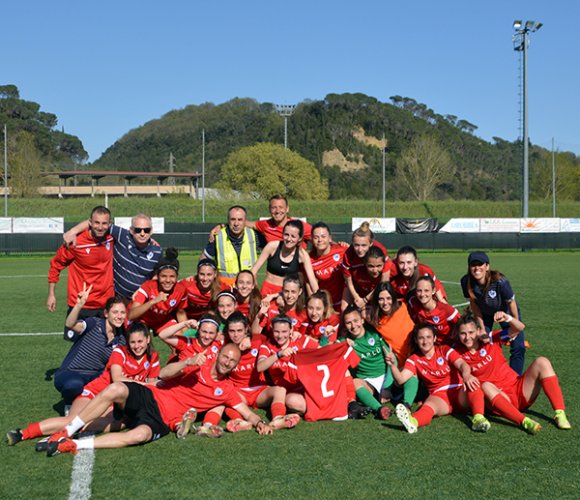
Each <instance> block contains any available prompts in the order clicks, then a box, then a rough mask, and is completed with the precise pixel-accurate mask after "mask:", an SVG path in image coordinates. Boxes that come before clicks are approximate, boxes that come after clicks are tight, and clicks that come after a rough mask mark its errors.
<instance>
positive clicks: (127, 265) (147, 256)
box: [63, 213, 163, 299]
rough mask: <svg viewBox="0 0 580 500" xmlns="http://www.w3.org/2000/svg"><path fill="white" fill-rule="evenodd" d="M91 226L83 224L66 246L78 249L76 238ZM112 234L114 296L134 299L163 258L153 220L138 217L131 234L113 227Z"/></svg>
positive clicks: (66, 237)
mask: <svg viewBox="0 0 580 500" xmlns="http://www.w3.org/2000/svg"><path fill="white" fill-rule="evenodd" d="M87 226H88V222H87V221H85V222H81V223H80V224H77V225H76V226H74V227H73V228H71V229H70V230H69V231H67V232H66V233H65V234H64V236H63V239H64V241H65V244H66V245H67V246H75V238H76V235H78V234H79V233H81V232H82V231H84V230H85V229H86V228H87ZM109 234H110V235H111V236H112V237H113V240H114V243H115V244H114V245H113V277H114V281H115V293H116V294H117V295H121V296H123V297H126V298H127V299H131V297H132V296H133V293H135V292H136V291H137V290H138V289H139V287H140V286H141V284H142V283H143V282H144V281H145V280H148V279H151V277H152V274H153V268H154V267H155V265H156V264H157V262H159V259H160V258H161V256H162V255H163V249H162V248H161V247H160V246H159V245H158V244H157V243H156V242H155V241H153V240H152V238H151V236H152V234H153V226H152V222H151V217H149V216H148V215H145V214H142V213H141V214H137V215H135V216H134V217H133V218H132V219H131V227H130V228H129V230H127V229H125V228H122V227H120V226H116V225H115V224H112V225H111V226H110V228H109Z"/></svg>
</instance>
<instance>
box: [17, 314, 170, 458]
mask: <svg viewBox="0 0 580 500" xmlns="http://www.w3.org/2000/svg"><path fill="white" fill-rule="evenodd" d="M126 337H127V345H126V346H118V347H116V348H115V349H114V350H113V352H112V354H111V357H110V358H109V362H108V363H107V366H106V367H105V371H104V372H103V374H102V375H101V376H100V377H98V378H96V379H95V380H93V381H91V382H89V383H88V384H87V385H85V387H84V389H83V392H82V393H81V395H80V396H77V397H76V399H75V400H74V401H73V404H72V406H71V409H70V412H69V414H68V416H66V417H53V418H47V419H45V420H42V421H40V422H35V423H33V424H29V425H28V426H27V427H26V428H25V429H22V430H20V429H16V430H13V431H9V432H8V433H7V434H6V440H7V441H8V445H9V446H13V445H15V444H16V443H19V442H20V441H24V440H27V439H34V438H37V437H40V436H49V435H50V434H52V433H53V432H56V431H58V430H59V429H62V428H63V427H65V426H66V425H68V424H69V423H70V422H72V421H73V419H74V417H76V416H77V415H78V414H79V413H80V412H81V410H82V409H83V408H85V407H86V406H87V405H88V404H89V402H90V401H91V400H92V399H94V397H95V396H96V395H97V394H99V392H101V391H102V390H103V389H104V388H105V387H107V386H108V385H109V384H111V383H113V382H124V381H137V382H147V383H154V382H155V381H156V380H157V376H158V375H159V356H158V355H157V352H155V351H153V349H152V346H151V337H150V335H149V329H148V328H147V327H146V326H145V325H144V324H143V323H133V324H132V325H131V326H130V327H129V330H128V331H127V334H126ZM112 423H113V418H112V411H111V409H110V408H109V409H108V410H107V411H106V412H105V414H103V418H102V419H99V420H97V421H96V422H95V423H94V424H93V425H92V426H91V429H90V430H91V431H97V430H103V429H104V428H105V427H106V426H107V425H109V424H112ZM40 443H43V441H40V442H39V443H38V444H40ZM45 443H46V441H44V444H45ZM38 444H37V447H36V449H37V451H46V447H45V446H43V445H40V446H38Z"/></svg>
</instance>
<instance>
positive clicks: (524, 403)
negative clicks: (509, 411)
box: [503, 373, 536, 411]
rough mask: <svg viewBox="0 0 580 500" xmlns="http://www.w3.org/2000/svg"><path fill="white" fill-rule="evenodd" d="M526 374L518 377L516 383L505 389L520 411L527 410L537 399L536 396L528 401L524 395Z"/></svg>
mask: <svg viewBox="0 0 580 500" xmlns="http://www.w3.org/2000/svg"><path fill="white" fill-rule="evenodd" d="M524 376H525V373H524V375H522V376H520V377H518V381H517V382H516V383H515V384H514V385H512V386H511V387H509V388H508V389H507V390H505V391H503V392H504V393H505V394H506V395H507V396H508V397H509V398H510V401H511V403H512V404H513V405H514V406H515V407H516V408H517V409H518V410H520V411H524V410H527V409H528V408H529V407H530V406H532V405H533V404H534V401H535V400H536V398H533V399H532V400H531V401H528V400H527V399H526V397H525V396H524Z"/></svg>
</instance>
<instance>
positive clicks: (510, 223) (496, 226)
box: [479, 219, 521, 233]
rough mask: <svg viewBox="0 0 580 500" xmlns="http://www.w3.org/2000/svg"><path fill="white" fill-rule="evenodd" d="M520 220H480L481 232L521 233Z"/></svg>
mask: <svg viewBox="0 0 580 500" xmlns="http://www.w3.org/2000/svg"><path fill="white" fill-rule="evenodd" d="M520 226H521V224H520V219H480V220H479V230H480V232H482V233H519V232H520Z"/></svg>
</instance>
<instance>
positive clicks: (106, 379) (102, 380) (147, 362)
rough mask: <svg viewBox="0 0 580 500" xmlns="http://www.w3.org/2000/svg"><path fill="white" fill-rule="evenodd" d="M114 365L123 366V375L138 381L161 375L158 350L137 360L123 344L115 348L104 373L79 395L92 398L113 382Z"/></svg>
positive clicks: (86, 386)
mask: <svg viewBox="0 0 580 500" xmlns="http://www.w3.org/2000/svg"><path fill="white" fill-rule="evenodd" d="M113 365H119V366H120V367H121V370H122V373H123V377H126V378H130V379H131V380H134V381H136V382H145V381H146V380H147V379H148V378H157V377H158V376H159V370H160V366H159V355H158V354H157V352H156V351H154V352H153V354H152V355H151V357H149V356H147V355H145V356H143V357H142V358H141V359H140V360H139V361H137V360H136V359H135V357H134V356H133V354H131V352H130V351H129V349H128V348H127V346H124V345H121V346H118V347H115V349H113V352H112V353H111V357H110V358H109V361H108V363H107V366H105V370H104V371H103V373H102V374H101V375H100V376H99V377H98V378H96V379H95V380H92V381H91V382H89V383H88V384H87V385H85V387H84V389H83V392H82V393H81V395H80V396H79V397H83V398H87V397H88V398H91V399H92V398H94V397H95V396H96V395H97V394H98V393H99V392H101V391H102V390H103V389H105V387H107V386H108V385H109V384H110V383H111V367H112V366H113Z"/></svg>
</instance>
